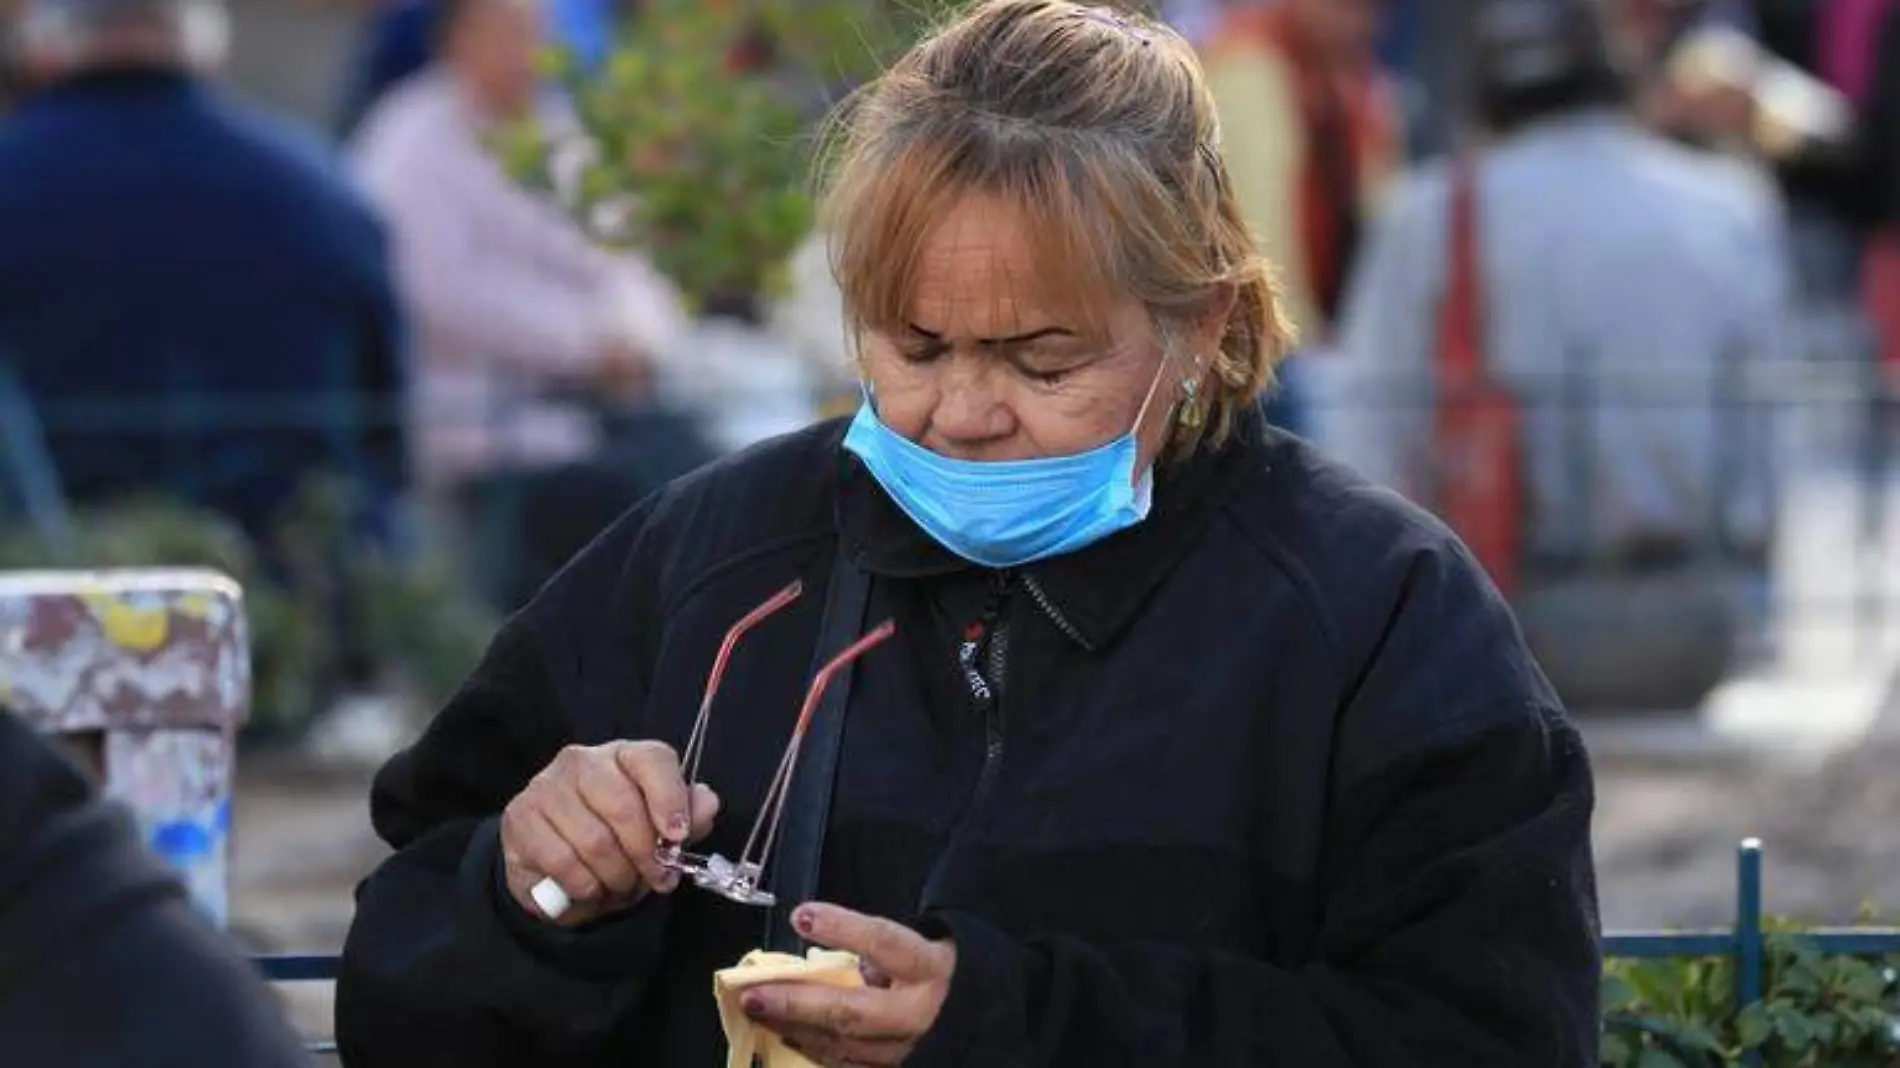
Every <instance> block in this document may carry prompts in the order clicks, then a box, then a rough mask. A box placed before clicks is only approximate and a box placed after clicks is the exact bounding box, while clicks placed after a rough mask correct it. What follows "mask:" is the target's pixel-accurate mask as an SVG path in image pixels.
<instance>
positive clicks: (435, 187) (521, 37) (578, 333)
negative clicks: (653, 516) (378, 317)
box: [351, 0, 707, 607]
mask: <svg viewBox="0 0 1900 1068" xmlns="http://www.w3.org/2000/svg"><path fill="white" fill-rule="evenodd" d="M438 13H439V16H440V21H439V22H438V23H437V27H436V31H437V34H438V38H437V54H438V56H439V58H438V59H436V60H435V61H433V62H432V63H431V64H430V66H429V67H428V69H426V70H424V71H423V72H422V73H420V74H418V75H416V76H415V77H413V78H411V79H409V80H408V81H407V82H405V83H404V84H403V85H401V86H400V87H398V88H397V89H395V90H394V91H393V92H391V93H390V94H389V95H388V96H386V97H385V98H384V99H383V100H382V101H381V102H380V103H378V104H377V105H376V107H375V108H374V109H373V110H372V111H371V112H370V114H369V116H368V117H367V118H366V119H365V120H364V123H363V126H362V128H361V129H360V130H359V131H358V134H357V137H356V139H355V140H354V142H353V143H352V145H351V152H352V155H353V157H354V161H355V165H356V170H357V173H358V175H359V176H360V177H361V179H362V181H363V182H364V184H365V186H366V188H367V189H368V190H369V192H370V195H371V197H372V199H373V200H374V201H375V202H376V203H377V204H378V205H379V206H380V207H381V209H382V211H383V212H384V215H385V217H386V218H387V220H388V222H389V226H390V229H391V233H392V236H393V238H394V245H395V253H396V263H397V273H398V276H399V278H400V281H401V287H402V292H403V297H404V299H405V301H406V304H407V307H408V308H409V309H410V311H411V313H412V316H413V319H414V325H415V334H416V352H417V388H416V401H417V404H416V407H415V415H414V423H413V425H414V427H415V433H416V440H417V463H418V478H419V480H420V481H421V482H422V484H423V487H424V489H425V491H426V492H427V493H428V494H429V495H430V497H431V499H432V501H433V502H434V503H436V504H438V505H444V504H446V505H449V506H450V507H449V509H448V511H449V513H450V514H451V515H452V516H454V517H456V518H457V519H459V520H460V521H472V520H474V519H475V518H477V517H482V518H486V519H488V520H490V521H494V522H501V523H503V524H513V523H514V522H516V520H512V519H509V518H507V516H509V515H513V516H518V517H520V518H519V520H518V521H519V522H520V523H521V524H522V528H521V530H520V532H519V536H518V537H517V536H514V535H504V536H503V540H504V541H507V542H509V543H511V548H510V550H509V561H510V562H509V563H507V564H506V570H508V571H509V572H510V574H511V575H512V577H507V578H503V579H499V580H497V581H499V583H500V585H499V586H498V587H497V588H496V589H495V590H493V591H491V592H492V593H493V594H494V595H495V596H496V597H498V598H499V599H501V600H503V601H506V602H510V603H509V604H508V605H507V607H513V606H514V604H518V603H519V601H520V600H521V599H524V598H525V596H526V595H527V594H528V593H530V592H532V590H533V589H534V587H536V586H538V585H539V584H540V582H541V580H543V579H545V578H546V577H547V576H548V575H549V574H551V573H552V571H553V570H554V569H555V568H556V567H558V566H559V565H560V564H561V563H562V562H564V561H565V560H566V559H567V557H568V556H570V555H572V554H573V552H574V551H576V550H578V549H579V548H580V547H581V546H582V545H584V544H586V543H587V541H589V540H590V539H592V538H593V536H594V535H595V534H598V533H599V532H600V531H601V530H602V529H603V528H605V527H606V525H607V524H608V523H609V522H610V521H611V520H612V518H613V517H614V516H615V515H618V514H619V513H620V512H621V511H622V510H623V509H625V508H626V507H627V506H628V505H631V504H632V503H633V502H634V501H636V500H638V499H639V498H641V497H643V496H645V495H646V494H647V493H648V492H650V491H652V490H653V489H655V488H657V487H658V486H659V485H660V484H661V483H663V482H665V481H666V480H667V479H668V478H670V477H672V476H673V475H676V474H679V473H681V472H683V471H685V470H689V469H690V468H692V467H694V466H697V465H698V464H699V463H700V462H702V461H703V460H704V459H706V458H707V451H706V449H705V447H704V446H703V444H701V443H700V442H699V440H698V439H697V437H696V436H695V434H694V432H693V429H692V427H691V425H690V424H686V423H683V422H682V421H680V420H677V419H673V418H671V417H669V416H668V415H667V414H666V413H665V412H664V411H662V410H659V409H655V408H652V407H650V406H649V407H647V408H646V410H645V412H644V414H643V415H640V416H637V417H635V416H629V417H627V418H626V419H622V420H618V421H617V422H618V426H617V427H616V428H614V429H615V432H614V433H612V434H610V433H609V429H610V428H608V427H607V426H606V425H604V421H603V419H602V411H603V409H622V408H634V409H638V408H640V407H641V406H643V405H649V402H650V401H651V398H652V395H653V394H652V391H653V387H654V384H655V375H656V373H657V367H656V361H657V360H659V359H661V358H663V357H664V356H665V355H666V353H667V352H668V351H669V350H671V349H674V348H677V346H678V344H679V341H680V339H681V337H682V336H683V334H684V331H685V330H686V328H687V321H686V317H685V312H684V310H683V309H682V307H681V305H680V302H679V298H678V296H677V294H676V293H675V291H674V290H673V288H672V287H671V285H670V284H669V283H668V282H667V281H666V280H665V279H664V278H662V277H661V276H660V275H659V274H658V273H657V272H656V271H655V270H654V269H653V268H652V267H651V266H650V265H648V264H647V263H646V262H645V261H644V260H642V259H641V258H639V257H637V256H631V255H622V254H616V253H611V252H608V251H606V250H605V249H603V248H601V247H600V246H598V245H597V244H596V243H595V242H594V241H592V240H591V239H590V237H589V235H588V234H587V233H585V232H584V231H583V230H582V229H581V228H580V227H579V226H578V225H577V224H576V223H575V222H574V221H573V220H572V219H570V218H569V217H568V216H567V215H565V214H564V213H563V212H562V211H561V210H560V209H559V208H558V207H557V206H555V205H554V204H552V203H550V202H548V201H545V200H543V199H542V198H540V197H539V196H537V195H535V194H534V193H531V192H530V191H528V190H527V189H526V188H524V187H523V186H522V185H520V184H518V183H517V182H516V181H515V180H514V179H513V178H512V177H511V176H510V175H509V174H508V173H507V172H506V171H505V169H504V168H503V166H502V165H501V163H500V161H499V160H497V159H496V158H495V157H494V156H493V155H492V154H491V152H490V151H489V149H488V147H487V145H486V144H485V138H486V137H487V136H488V134H490V133H491V132H492V131H493V130H495V129H496V128H497V127H498V126H499V125H501V124H503V123H507V122H512V121H519V120H523V119H530V118H532V119H534V120H537V121H540V122H542V123H545V124H547V125H548V126H549V127H550V128H552V129H555V130H557V131H558V130H562V129H568V128H571V127H570V126H569V118H568V115H567V112H566V110H565V108H564V106H563V105H562V103H561V102H560V101H559V99H558V98H557V96H556V95H555V94H554V93H553V92H552V91H550V90H549V89H548V88H547V87H546V86H545V85H544V83H543V81H542V79H541V77H540V75H539V72H538V69H537V66H536V52H537V49H538V48H539V47H540V41H541V23H540V10H539V8H538V7H537V6H536V5H535V4H534V3H533V2H531V0H439V3H438ZM498 502H501V503H498ZM497 509H500V511H497ZM497 517H500V518H497ZM491 532H492V530H491Z"/></svg>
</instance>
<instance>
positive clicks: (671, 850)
mask: <svg viewBox="0 0 1900 1068" xmlns="http://www.w3.org/2000/svg"><path fill="white" fill-rule="evenodd" d="M804 592H805V586H804V583H802V582H797V581H794V582H793V583H792V584H791V585H789V586H786V587H785V588H784V589H782V590H780V591H778V592H777V593H775V594H773V595H772V596H770V597H768V598H766V599H765V601H764V602H763V603H761V604H760V605H759V606H758V607H757V608H754V609H752V610H751V611H750V612H747V613H746V614H745V615H743V616H741V617H740V618H739V621H738V622H737V623H734V624H733V625H732V629H730V630H728V631H726V637H725V640H724V641H722V642H720V643H719V652H718V655H716V656H714V657H713V664H712V670H711V672H709V673H708V674H707V676H706V688H705V690H704V691H703V692H702V694H701V695H700V699H699V714H698V715H697V716H696V717H695V718H694V720H693V731H692V734H690V735H689V736H688V737H687V739H686V748H685V749H684V750H682V751H681V752H680V771H681V773H682V774H683V775H684V776H685V778H686V782H687V786H688V792H687V797H688V802H687V803H688V805H689V806H690V805H691V803H692V802H691V796H692V789H691V788H692V787H694V786H697V785H699V762H700V758H701V757H702V756H703V755H704V754H705V750H706V727H707V724H708V723H709V722H710V721H711V719H712V708H713V701H714V700H715V699H716V698H717V697H718V696H719V687H720V684H721V683H722V682H723V681H724V680H725V677H726V667H727V665H728V664H730V663H731V661H732V653H733V650H734V649H736V648H737V647H738V645H739V640H740V639H741V638H744V637H745V636H746V634H747V633H748V632H750V631H751V630H752V629H753V628H755V627H757V626H758V625H759V624H761V623H763V622H765V621H766V620H767V619H769V618H771V617H772V616H773V615H775V614H777V613H778V612H779V611H781V610H782V609H784V608H785V607H786V606H788V605H790V604H791V603H792V602H794V601H796V600H798V598H799V597H800V596H801V595H803V593H804ZM895 633H897V625H896V623H894V622H892V621H891V620H888V619H887V620H885V621H884V622H883V623H880V624H879V625H877V626H876V627H874V628H872V629H871V631H870V632H869V633H867V634H865V635H864V636H863V637H861V638H859V639H858V640H857V641H855V642H852V643H851V644H850V645H849V646H847V647H845V649H844V651H842V652H840V653H839V654H838V655H836V656H834V657H832V658H831V659H830V660H828V661H826V662H825V664H824V666H823V667H821V668H819V669H818V673H817V674H816V675H814V676H813V677H812V680H811V685H810V687H809V688H808V689H807V690H806V691H805V703H804V706H803V707H801V708H800V709H799V712H798V722H797V723H796V724H794V725H793V727H792V737H791V740H790V741H788V742H787V743H786V745H785V752H784V754H783V755H781V756H780V757H779V762H778V769H777V770H776V771H775V772H773V774H772V781H771V784H770V785H769V786H767V787H766V791H765V797H764V798H763V799H762V800H761V801H760V803H759V815H758V818H757V819H755V820H753V822H752V830H751V832H750V833H749V834H747V835H746V840H745V847H744V848H743V849H742V850H741V851H740V853H739V859H737V860H729V859H727V858H726V857H723V856H721V855H719V854H717V853H712V854H707V855H701V854H697V853H689V852H687V851H686V848H685V844H684V843H683V842H662V843H660V847H659V848H658V849H657V850H655V852H654V859H655V860H657V861H659V863H660V865H661V866H662V867H664V868H667V869H668V870H671V871H676V872H679V873H680V874H681V875H682V876H684V877H686V878H690V879H691V880H692V881H693V883H694V885H696V886H698V887H699V888H701V889H702V890H709V891H711V892H713V893H715V894H718V895H719V896H720V897H723V898H726V899H728V900H730V901H736V902H738V903H739V904H741V905H756V906H760V907H766V908H769V907H771V906H772V905H775V904H777V902H778V899H777V898H776V897H774V896H773V894H772V892H771V891H769V890H765V889H763V888H762V887H761V886H760V885H759V884H760V881H761V880H762V879H763V878H764V876H765V861H766V858H767V857H769V856H771V855H772V845H773V843H774V842H776V841H777V840H778V828H779V824H780V823H781V822H782V821H783V820H784V816H785V799H786V797H787V796H788V795H789V794H790V792H791V784H792V776H793V774H794V773H795V772H796V771H797V769H798V753H799V749H800V747H801V746H802V745H803V744H804V741H805V734H806V732H807V731H808V730H809V729H810V727H811V719H812V715H813V714H814V713H815V712H816V711H817V710H818V706H819V705H820V704H821V703H822V702H823V701H824V699H825V691H826V690H827V689H828V688H829V687H830V685H831V680H832V679H834V678H836V677H837V676H838V675H839V674H840V673H841V672H843V671H844V670H845V669H846V668H848V667H850V666H851V664H852V663H853V662H854V661H856V660H857V659H858V658H859V657H861V656H863V655H864V654H865V653H868V652H870V651H871V650H872V649H875V648H877V647H878V646H879V645H881V644H883V643H884V642H885V641H886V640H888V639H889V638H890V637H891V635H893V634H895ZM687 814H688V816H689V817H690V816H691V811H690V809H689V810H688V813H687ZM559 889H560V888H559V886H558V884H556V883H554V881H553V880H552V879H544V880H542V882H541V884H540V885H539V886H536V887H535V898H536V900H537V901H541V900H543V899H544V898H545V899H548V900H550V901H551V902H559V903H560V904H561V905H562V908H560V909H558V910H551V911H550V910H545V909H544V911H548V914H549V915H550V916H556V917H558V914H559V912H562V911H566V902H565V898H566V895H565V894H563V893H559V892H558V891H559Z"/></svg>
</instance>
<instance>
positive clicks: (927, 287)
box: [863, 196, 1193, 469]
mask: <svg viewBox="0 0 1900 1068" xmlns="http://www.w3.org/2000/svg"><path fill="white" fill-rule="evenodd" d="M1038 289H1039V287H1038V286H1037V285H1036V262H1035V258H1034V256H1033V255H1032V251H1031V245H1030V243H1029V241H1028V240H1027V238H1026V235H1025V233H1024V232H1023V228H1022V225H1021V224H1020V223H1019V221H1018V219H1017V218H1016V215H1015V213H1014V212H1013V211H1011V210H1010V209H1009V208H1008V207H1007V206H1006V205H1003V204H1001V203H999V202H998V201H995V200H992V199H989V198H986V197H980V196H971V197H967V198H965V199H964V200H962V201H961V202H960V203H959V204H958V206H957V207H956V208H954V209H953V210H952V211H950V212H949V213H948V214H947V215H946V216H945V218H944V219H943V221H942V222H941V223H940V224H939V225H938V226H937V228H936V230H935V232H934V233H933V234H932V235H931V236H930V237H929V239H928V240H927V243H926V245H925V247H924V251H923V257H922V262H921V264H920V274H919V277H918V283H917V286H916V295H915V299H914V301H913V306H912V310H911V315H910V321H909V322H908V323H905V324H902V325H901V326H899V327H894V328H890V329H887V330H875V331H868V332H867V333H866V336H865V339H864V345H863V362H864V373H865V375H866V377H867V378H868V379H869V380H870V384H871V387H872V389H873V390H874V391H875V393H876V395H877V411H878V415H879V417H880V418H882V419H883V421H884V423H885V424H886V425H887V426H889V427H890V428H891V429H892V430H894V431H896V432H897V433H899V434H901V435H903V436H904V437H906V438H909V439H910V440H911V441H914V442H916V443H917V444H919V445H922V446H923V447H925V448H927V449H929V450H931V451H932V452H935V453H938V454H941V455H943V456H949V457H953V458H955V459H959V460H975V461H980V462H991V461H998V460H1026V459H1036V458H1042V457H1050V456H1067V455H1071V454H1073V453H1079V452H1085V451H1087V450H1089V449H1092V448H1095V447H1096V446H1099V445H1103V444H1106V443H1107V442H1109V441H1112V440H1114V439H1115V438H1117V437H1119V436H1121V435H1122V434H1124V433H1126V432H1127V431H1128V430H1129V428H1130V427H1133V426H1134V425H1135V420H1136V417H1137V414H1138V413H1139V412H1140V411H1141V407H1142V401H1143V400H1144V399H1145V398H1146V397H1147V395H1148V393H1149V388H1150V386H1155V389H1154V401H1153V403H1151V404H1149V405H1148V411H1147V415H1146V418H1145V419H1143V425H1142V426H1141V428H1140V429H1139V441H1140V445H1141V457H1142V467H1145V466H1146V465H1147V464H1148V463H1151V462H1152V461H1153V459H1154V457H1155V455H1156V454H1157V453H1158V452H1159V451H1160V448H1161V445H1162V444H1163V442H1164V441H1165V439H1166V436H1167V426H1168V417H1169V413H1170V412H1171V411H1172V409H1173V407H1174V403H1175V401H1176V399H1177V398H1178V397H1179V395H1180V384H1181V380H1182V378H1183V376H1184V375H1186V374H1191V373H1193V368H1192V367H1190V366H1180V367H1175V366H1170V367H1167V368H1165V369H1164V368H1163V366H1162V363H1163V361H1162V346H1161V344H1160V340H1159V339H1158V338H1157V337H1156V335H1155V331H1154V327H1153V322H1152V318H1151V317H1150V316H1149V315H1148V313H1147V311H1146V309H1144V308H1143V307H1142V305H1141V304H1140V303H1139V302H1138V301H1134V300H1124V301H1121V302H1118V303H1116V304H1115V305H1113V307H1112V310H1111V312H1110V314H1109V315H1108V316H1106V317H1105V318H1106V326H1105V327H1104V328H1100V329H1096V330H1091V329H1089V327H1088V326H1087V324H1085V323H1084V322H1083V321H1082V319H1081V318H1080V317H1079V316H1078V315H1076V314H1074V313H1068V312H1065V311H1064V310H1062V309H1060V308H1058V307H1056V306H1054V305H1053V303H1052V302H1049V301H1047V300H1046V299H1043V298H1041V297H1039V295H1038ZM1157 376H1159V385H1158V386H1156V385H1155V384H1156V382H1157ZM1138 469H1140V468H1138Z"/></svg>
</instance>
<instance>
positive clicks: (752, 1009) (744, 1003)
mask: <svg viewBox="0 0 1900 1068" xmlns="http://www.w3.org/2000/svg"><path fill="white" fill-rule="evenodd" d="M740 1007H741V1008H743V1009H745V1014H746V1015H747V1016H757V1015H759V1014H760V1013H762V1012H764V1011H765V999H764V998H762V997H760V996H759V995H757V994H747V995H746V996H745V997H744V998H743V999H742V1000H741V1001H740Z"/></svg>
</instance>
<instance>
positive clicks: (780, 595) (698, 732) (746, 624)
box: [680, 579, 805, 783]
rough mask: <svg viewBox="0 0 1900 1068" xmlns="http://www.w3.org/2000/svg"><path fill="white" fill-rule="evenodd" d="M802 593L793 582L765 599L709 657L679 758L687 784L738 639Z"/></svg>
mask: <svg viewBox="0 0 1900 1068" xmlns="http://www.w3.org/2000/svg"><path fill="white" fill-rule="evenodd" d="M804 592H805V584H804V583H803V582H801V581H799V580H798V579H793V580H792V582H791V584H790V585H788V586H786V587H785V588H784V589H782V590H780V591H778V592H777V593H775V594H773V595H772V596H770V597H767V598H766V599H765V600H764V601H763V602H761V603H760V604H759V606H758V607H757V608H754V609H753V610H752V611H750V612H747V613H746V614H745V615H743V616H741V617H739V622H737V623H734V624H733V625H732V628H731V629H730V630H728V631H726V637H725V640H724V641H722V642H720V643H719V652H718V654H717V655H715V656H714V657H713V664H712V670H711V671H710V672H708V673H707V675H706V689H705V691H704V692H702V693H701V694H700V697H699V714H698V715H697V716H695V717H694V719H693V733H692V735H691V736H689V737H688V738H687V739H686V749H685V751H684V752H682V753H681V754H680V770H681V771H682V772H684V773H685V777H686V781H687V782H688V783H695V782H698V781H699V754H700V750H702V749H703V748H705V744H706V723H707V721H708V719H709V718H710V717H711V714H712V703H713V698H714V697H715V696H717V695H718V693H719V685H720V683H722V682H724V681H725V678H726V664H727V663H728V662H730V661H731V660H732V651H733V650H734V649H735V648H737V647H738V645H739V639H740V638H743V637H745V635H746V632H747V631H749V630H751V629H752V628H753V627H756V626H758V625H759V624H760V623H763V622H765V621H766V619H768V618H769V617H771V616H772V615H774V614H776V613H777V612H778V611H779V610H780V609H781V608H784V607H785V606H786V605H789V604H791V603H792V602H793V601H796V600H798V598H799V597H800V596H801V595H802V594H803V593H804Z"/></svg>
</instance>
